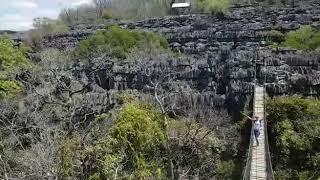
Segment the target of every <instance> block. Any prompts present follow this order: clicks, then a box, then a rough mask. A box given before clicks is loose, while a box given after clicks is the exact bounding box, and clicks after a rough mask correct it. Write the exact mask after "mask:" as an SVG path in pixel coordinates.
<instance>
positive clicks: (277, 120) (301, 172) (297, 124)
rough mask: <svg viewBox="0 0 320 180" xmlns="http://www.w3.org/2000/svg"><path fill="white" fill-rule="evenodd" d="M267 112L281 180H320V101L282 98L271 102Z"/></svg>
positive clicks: (270, 138) (271, 140)
mask: <svg viewBox="0 0 320 180" xmlns="http://www.w3.org/2000/svg"><path fill="white" fill-rule="evenodd" d="M267 112H268V116H267V120H268V124H269V126H270V128H269V129H271V132H270V134H269V140H270V145H271V151H272V156H273V161H272V162H273V166H274V169H275V172H276V176H277V178H278V179H296V180H300V179H301V180H302V179H317V178H319V177H320V174H319V172H320V171H319V167H320V166H319V165H320V164H319V163H320V159H319V157H320V156H319V155H320V154H319V152H320V145H319V141H320V102H319V100H317V99H304V98H301V97H280V98H276V99H273V100H270V101H269V102H268V106H267Z"/></svg>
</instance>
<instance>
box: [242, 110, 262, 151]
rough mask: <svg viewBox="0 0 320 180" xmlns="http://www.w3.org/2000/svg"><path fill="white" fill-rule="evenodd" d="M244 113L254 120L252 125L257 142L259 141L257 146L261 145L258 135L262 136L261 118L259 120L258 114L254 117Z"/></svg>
mask: <svg viewBox="0 0 320 180" xmlns="http://www.w3.org/2000/svg"><path fill="white" fill-rule="evenodd" d="M242 114H243V113H242ZM243 115H245V116H246V117H247V118H248V119H250V120H251V121H252V122H253V123H252V125H253V133H254V137H255V139H256V142H257V146H259V140H258V137H259V136H260V128H261V119H260V120H259V117H258V116H255V117H254V118H251V117H249V116H248V115H246V114H243Z"/></svg>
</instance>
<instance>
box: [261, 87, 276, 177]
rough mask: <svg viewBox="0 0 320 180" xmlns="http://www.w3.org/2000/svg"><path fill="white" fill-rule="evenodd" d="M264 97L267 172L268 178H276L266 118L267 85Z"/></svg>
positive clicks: (264, 89)
mask: <svg viewBox="0 0 320 180" xmlns="http://www.w3.org/2000/svg"><path fill="white" fill-rule="evenodd" d="M263 99H264V118H263V119H264V138H265V139H264V144H265V146H264V147H265V156H266V157H265V158H266V166H267V167H266V173H267V180H274V175H273V169H272V163H271V155H270V149H269V141H268V125H267V118H266V112H267V103H266V102H267V101H266V100H267V99H266V88H265V85H264V87H263Z"/></svg>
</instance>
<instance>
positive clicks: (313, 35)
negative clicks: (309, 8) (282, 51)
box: [282, 26, 320, 51]
mask: <svg viewBox="0 0 320 180" xmlns="http://www.w3.org/2000/svg"><path fill="white" fill-rule="evenodd" d="M282 45H283V46H286V47H290V48H296V49H300V50H306V51H314V50H317V49H318V48H319V47H320V31H318V30H316V29H313V28H312V27H311V26H301V27H300V28H299V29H298V30H296V31H292V32H289V33H288V34H287V36H286V39H285V42H283V44H282Z"/></svg>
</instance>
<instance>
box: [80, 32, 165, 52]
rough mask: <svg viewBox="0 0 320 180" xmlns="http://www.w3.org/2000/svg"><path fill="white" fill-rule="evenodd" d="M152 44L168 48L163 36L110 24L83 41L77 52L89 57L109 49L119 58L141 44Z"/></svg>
mask: <svg viewBox="0 0 320 180" xmlns="http://www.w3.org/2000/svg"><path fill="white" fill-rule="evenodd" d="M143 43H145V44H150V45H151V44H152V45H153V46H152V47H153V48H160V47H161V48H168V46H169V45H168V42H167V40H166V39H165V38H163V37H162V36H160V35H158V34H155V33H152V32H144V31H129V30H127V29H122V28H120V27H119V26H108V27H107V28H106V30H104V31H100V32H98V33H96V34H94V35H92V36H91V37H89V38H88V39H87V40H84V41H82V42H81V43H80V44H79V46H78V48H77V50H76V53H77V54H78V55H79V56H81V57H87V56H89V55H92V54H97V53H101V52H104V53H106V52H107V51H110V52H109V53H110V54H111V55H112V56H115V57H117V58H126V56H127V54H128V53H129V52H130V51H131V50H132V49H133V48H141V45H142V44H143Z"/></svg>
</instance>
